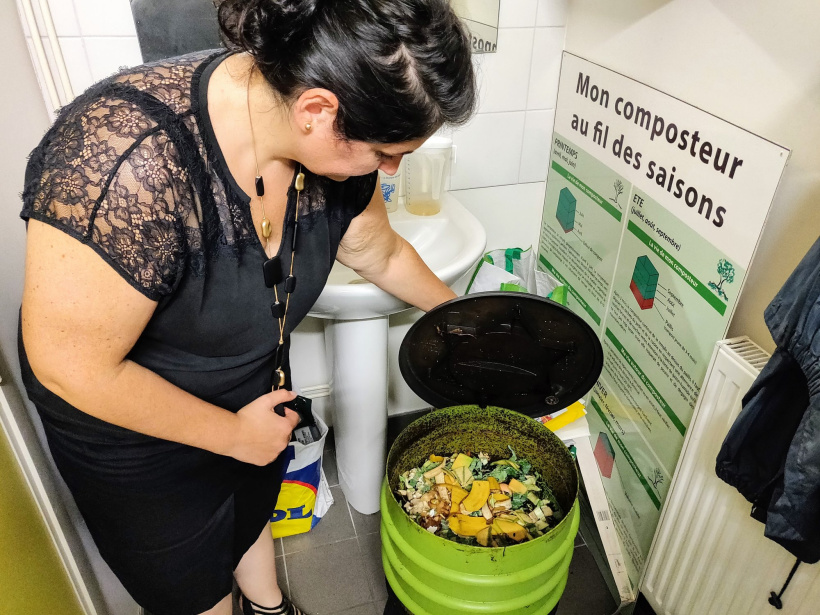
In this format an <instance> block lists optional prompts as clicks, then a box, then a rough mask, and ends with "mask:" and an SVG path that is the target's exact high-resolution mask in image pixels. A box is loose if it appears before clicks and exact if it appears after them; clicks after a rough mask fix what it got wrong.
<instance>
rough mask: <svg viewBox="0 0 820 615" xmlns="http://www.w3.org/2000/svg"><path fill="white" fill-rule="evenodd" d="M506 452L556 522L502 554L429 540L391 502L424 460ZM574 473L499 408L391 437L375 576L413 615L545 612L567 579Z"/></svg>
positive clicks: (515, 416) (461, 411)
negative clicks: (380, 571) (546, 491)
mask: <svg viewBox="0 0 820 615" xmlns="http://www.w3.org/2000/svg"><path fill="white" fill-rule="evenodd" d="M507 446H512V447H513V449H514V450H515V452H516V453H517V454H518V455H519V456H522V457H526V458H527V459H529V460H530V462H531V463H532V464H533V469H535V470H537V471H539V472H540V473H541V474H542V475H543V476H544V478H545V479H546V480H547V482H548V484H549V485H550V487H551V488H552V490H553V492H554V493H555V495H556V497H557V498H558V501H559V503H560V504H561V507H562V508H563V509H564V511H566V516H565V517H564V518H563V519H562V520H561V522H560V523H559V524H558V525H557V526H556V527H555V528H553V529H552V530H551V531H550V532H548V533H547V534H544V535H543V536H540V537H538V538H536V539H534V540H531V541H527V542H523V543H521V544H517V545H513V546H508V547H478V546H476V547H473V546H469V545H463V544H459V543H456V542H452V541H450V540H446V539H444V538H441V537H439V536H435V535H433V534H431V533H430V532H428V531H427V530H425V529H424V528H422V527H421V526H419V525H418V524H417V523H416V522H415V521H413V520H412V519H411V518H410V517H409V516H408V515H407V513H406V512H405V511H404V509H403V508H402V507H401V505H400V504H399V502H398V501H397V500H396V497H395V495H394V489H396V488H398V487H397V485H398V482H399V475H400V474H401V473H402V472H404V471H405V470H407V469H410V468H413V467H417V466H420V465H422V464H423V463H424V461H425V460H426V459H427V458H428V456H429V455H430V454H436V455H445V454H451V453H452V452H453V451H456V450H458V451H465V450H470V451H483V452H486V453H488V454H489V455H491V456H495V457H501V456H507V455H508V454H509V450H508V449H507ZM577 495H578V474H577V471H576V467H575V463H574V461H573V459H572V456H571V455H570V453H569V451H568V450H567V448H566V446H565V445H564V444H563V442H561V440H560V439H559V438H558V437H557V436H556V435H554V434H553V433H552V432H551V431H550V430H549V429H547V428H546V427H544V425H542V424H541V423H539V422H537V421H534V420H532V419H531V418H529V417H527V416H524V415H522V414H519V413H517V412H513V411H511V410H504V409H502V408H479V407H478V406H461V407H454V408H446V409H443V410H437V411H435V412H432V413H430V414H428V415H426V416H424V417H422V418H421V419H419V420H417V421H415V422H414V423H412V424H411V425H410V426H409V427H407V428H406V429H405V430H404V431H403V432H402V433H401V434H400V435H399V437H398V438H397V440H396V441H395V443H394V444H393V446H392V448H391V449H390V453H389V455H388V458H387V476H386V478H385V481H384V483H383V485H382V493H381V513H382V520H381V540H382V563H383V565H384V573H385V576H386V577H387V581H388V583H390V587H391V588H392V590H393V591H394V592H395V594H396V597H397V598H398V599H399V600H400V601H401V602H402V604H403V605H404V606H405V608H406V609H407V610H408V611H409V612H410V613H412V614H413V615H442V614H444V613H446V614H448V615H475V614H479V613H481V614H494V615H495V614H497V615H525V614H530V615H547V614H548V613H550V612H551V611H552V610H553V609H554V608H555V606H556V605H557V604H558V600H559V599H560V598H561V594H562V593H563V592H564V587H565V586H566V584H567V577H568V575H569V564H570V561H571V559H572V554H573V547H574V546H575V535H576V534H577V533H578V522H579V511H578V500H577Z"/></svg>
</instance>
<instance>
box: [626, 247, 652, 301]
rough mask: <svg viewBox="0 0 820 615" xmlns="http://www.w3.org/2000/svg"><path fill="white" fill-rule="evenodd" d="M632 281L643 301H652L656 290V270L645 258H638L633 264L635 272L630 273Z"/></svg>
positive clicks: (647, 258)
mask: <svg viewBox="0 0 820 615" xmlns="http://www.w3.org/2000/svg"><path fill="white" fill-rule="evenodd" d="M632 281H633V282H635V286H636V287H637V289H638V292H639V293H640V294H641V297H643V298H644V299H654V298H655V291H656V290H657V289H658V270H657V269H655V266H654V265H653V264H652V261H650V260H649V257H647V256H639V257H638V260H637V261H636V262H635V270H634V271H633V272H632Z"/></svg>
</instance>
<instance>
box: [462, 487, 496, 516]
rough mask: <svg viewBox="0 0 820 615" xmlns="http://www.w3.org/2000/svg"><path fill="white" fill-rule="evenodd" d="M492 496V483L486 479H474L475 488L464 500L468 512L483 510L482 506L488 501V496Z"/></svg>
mask: <svg viewBox="0 0 820 615" xmlns="http://www.w3.org/2000/svg"><path fill="white" fill-rule="evenodd" d="M489 497H490V483H488V482H487V481H486V480H477V481H473V488H472V490H471V491H470V495H468V496H467V498H466V499H465V500H464V501H463V502H462V504H464V508H466V509H467V512H474V511H476V510H481V507H482V506H484V505H485V504H486V503H487V498H489Z"/></svg>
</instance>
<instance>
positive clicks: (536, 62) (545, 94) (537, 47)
mask: <svg viewBox="0 0 820 615" xmlns="http://www.w3.org/2000/svg"><path fill="white" fill-rule="evenodd" d="M563 50H564V28H536V29H535V39H534V41H533V46H532V69H531V71H530V89H529V94H528V97H527V109H529V110H532V109H554V108H555V99H556V98H557V96H558V75H559V73H560V72H561V53H562V52H563Z"/></svg>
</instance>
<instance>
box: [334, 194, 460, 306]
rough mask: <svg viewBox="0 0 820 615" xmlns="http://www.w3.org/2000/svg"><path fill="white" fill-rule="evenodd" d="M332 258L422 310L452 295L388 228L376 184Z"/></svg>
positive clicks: (405, 243) (405, 242)
mask: <svg viewBox="0 0 820 615" xmlns="http://www.w3.org/2000/svg"><path fill="white" fill-rule="evenodd" d="M336 259H337V260H338V261H339V262H340V263H342V264H343V265H346V266H347V267H350V268H351V269H353V270H354V271H355V272H356V273H358V274H359V275H360V276H362V277H363V278H364V279H365V280H367V281H369V282H372V283H373V284H375V285H376V286H378V287H379V288H381V289H382V290H384V291H386V292H388V293H390V294H391V295H395V296H396V297H398V298H399V299H401V300H402V301H406V302H407V303H410V304H412V305H415V306H416V307H417V308H419V309H421V310H424V311H425V312H426V311H429V310H431V309H432V308H434V307H436V306H437V305H439V304H440V303H444V302H445V301H449V300H450V299H453V298H454V297H455V296H456V294H455V293H454V292H453V291H452V290H450V289H449V288H448V287H447V285H446V284H444V282H442V281H441V280H439V279H438V278H437V277H436V276H435V274H434V273H433V272H432V271H430V268H429V267H428V266H427V265H425V264H424V261H423V260H421V258H420V257H419V255H418V253H417V252H416V250H415V249H414V248H413V246H411V245H410V244H409V243H407V241H405V240H404V239H402V238H401V237H400V236H399V235H398V234H397V233H396V232H395V231H394V230H393V229H392V228H391V227H390V222H389V221H388V219H387V211H386V210H385V207H384V199H383V198H382V193H381V190H380V189H379V187H378V185H377V186H376V191H375V192H374V193H373V198H372V199H370V203H369V204H368V206H367V208H366V209H365V210H364V211H363V212H362V213H361V214H360V215H358V216H357V217H355V218H354V219H353V221H352V222H351V223H350V227H348V229H347V232H346V233H345V235H344V237H343V238H342V242H341V244H340V245H339V251H338V253H337V254H336Z"/></svg>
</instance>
